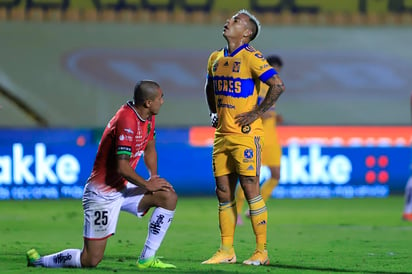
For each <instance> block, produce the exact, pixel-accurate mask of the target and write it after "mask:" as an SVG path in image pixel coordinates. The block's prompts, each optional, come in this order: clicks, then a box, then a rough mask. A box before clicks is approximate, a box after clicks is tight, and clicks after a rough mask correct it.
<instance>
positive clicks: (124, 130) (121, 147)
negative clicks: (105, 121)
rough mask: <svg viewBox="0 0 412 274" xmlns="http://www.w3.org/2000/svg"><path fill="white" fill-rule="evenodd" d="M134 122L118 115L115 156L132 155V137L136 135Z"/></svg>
mask: <svg viewBox="0 0 412 274" xmlns="http://www.w3.org/2000/svg"><path fill="white" fill-rule="evenodd" d="M136 130H137V128H136V122H135V121H134V120H133V119H131V118H129V117H128V116H126V115H123V116H122V115H120V116H119V117H118V120H117V123H116V130H115V138H116V155H121V154H126V155H129V156H131V155H132V147H133V141H134V135H135V133H136Z"/></svg>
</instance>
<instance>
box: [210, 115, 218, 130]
mask: <svg viewBox="0 0 412 274" xmlns="http://www.w3.org/2000/svg"><path fill="white" fill-rule="evenodd" d="M209 116H210V124H211V125H212V127H214V128H216V127H217V123H218V122H219V118H218V117H217V113H209Z"/></svg>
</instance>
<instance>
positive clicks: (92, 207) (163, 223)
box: [27, 80, 177, 268]
mask: <svg viewBox="0 0 412 274" xmlns="http://www.w3.org/2000/svg"><path fill="white" fill-rule="evenodd" d="M162 104H163V92H162V90H161V89H160V86H159V85H158V84H157V83H156V82H153V81H150V80H145V81H141V82H139V83H137V85H136V86H135V89H134V101H133V102H132V101H129V102H127V104H125V105H123V106H122V107H121V108H120V109H119V110H118V111H117V113H116V115H115V116H114V117H113V118H112V119H111V120H110V122H109V123H108V124H107V126H106V128H105V130H104V132H103V136H102V139H101V141H100V144H99V147H98V150H97V155H96V159H95V162H94V166H93V170H92V173H91V175H90V177H89V179H88V180H87V184H86V185H85V189H84V194H83V209H84V231H83V237H84V246H83V250H80V249H66V250H63V251H61V252H58V253H55V254H51V255H47V256H42V257H40V255H39V254H38V253H37V251H36V250H35V249H31V250H29V251H28V252H27V260H28V266H43V267H50V268H56V267H95V266H97V265H98V264H99V263H100V261H101V260H102V258H103V254H104V251H105V248H106V244H107V239H108V238H109V237H110V236H112V235H113V234H114V233H115V230H116V225H117V220H118V217H119V213H120V210H123V211H126V212H129V213H131V214H133V215H136V216H137V217H139V218H140V217H142V216H144V215H145V214H146V212H147V211H148V210H149V209H150V208H152V207H154V211H153V213H152V216H151V218H150V221H149V228H148V235H147V238H146V242H145V244H144V248H143V250H142V252H141V254H140V257H139V259H138V261H137V262H136V264H137V267H138V268H175V266H174V265H172V264H166V263H163V262H162V261H160V260H159V259H158V258H157V257H156V256H155V254H156V251H157V250H158V248H159V247H160V244H161V243H162V241H163V238H164V236H165V235H166V232H167V230H168V228H169V226H170V224H171V222H172V220H173V216H174V212H175V208H176V203H177V195H176V192H175V191H174V189H173V187H172V185H171V184H170V183H169V182H167V181H166V180H165V179H163V178H161V177H159V175H157V152H156V148H155V115H157V114H158V112H159V109H160V107H161V106H162ZM141 155H143V159H144V162H145V164H146V167H147V169H148V171H149V174H150V178H149V179H148V180H145V179H143V178H142V177H141V176H140V175H139V174H137V173H136V172H135V168H136V165H137V163H138V161H139V159H140V157H141Z"/></svg>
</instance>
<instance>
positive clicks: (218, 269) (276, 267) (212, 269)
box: [96, 256, 412, 274]
mask: <svg viewBox="0 0 412 274" xmlns="http://www.w3.org/2000/svg"><path fill="white" fill-rule="evenodd" d="M105 259H108V260H110V261H112V262H114V261H116V263H120V265H119V268H116V267H106V266H104V267H100V266H99V267H97V268H96V270H102V271H111V272H117V271H121V272H129V271H130V272H132V271H133V272H135V271H136V269H137V268H135V265H134V264H132V263H130V262H133V261H135V260H136V258H135V257H129V256H125V257H120V258H119V257H115V256H107V257H106V256H105ZM164 261H165V262H167V263H172V264H176V266H177V268H176V269H150V270H149V269H148V270H149V271H155V272H156V273H234V272H235V273H249V272H250V273H257V272H256V271H257V270H258V269H257V267H254V266H246V265H243V264H242V263H240V262H238V263H236V264H231V265H223V264H222V265H201V264H200V261H197V260H182V259H178V260H175V259H167V258H165V260H164ZM125 262H127V263H126V264H127V265H126V264H124V263H125ZM182 266H183V267H182ZM125 267H126V269H125ZM129 267H130V269H129ZM234 267H235V268H236V269H234ZM239 267H240V268H239ZM203 268H204V269H203ZM222 268H227V269H222ZM258 268H259V269H260V270H262V271H263V270H264V269H266V270H265V272H271V271H281V269H284V270H290V271H294V270H296V272H297V273H298V272H303V271H305V270H307V271H318V272H327V273H334V272H336V273H371V274H375V273H380V274H395V273H396V274H412V271H402V272H399V271H382V270H376V271H373V270H363V269H344V268H335V267H315V266H298V265H285V264H270V265H268V266H259V267H258ZM159 271H160V272H159Z"/></svg>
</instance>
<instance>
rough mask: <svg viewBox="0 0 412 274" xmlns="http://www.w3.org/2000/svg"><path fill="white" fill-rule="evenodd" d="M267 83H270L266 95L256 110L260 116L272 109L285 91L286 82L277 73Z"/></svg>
mask: <svg viewBox="0 0 412 274" xmlns="http://www.w3.org/2000/svg"><path fill="white" fill-rule="evenodd" d="M266 84H268V85H269V89H268V92H267V94H266V97H265V99H264V100H263V101H262V103H261V104H260V105H259V106H258V107H257V108H256V112H257V114H258V115H259V116H262V115H263V113H265V112H266V111H267V110H268V109H270V108H271V107H272V106H273V105H274V104H275V103H276V101H277V100H278V99H279V97H280V95H281V94H282V93H283V92H284V91H285V84H284V83H283V81H282V79H280V77H279V75H277V74H276V75H274V76H273V77H272V78H270V79H269V80H268V81H267V82H266Z"/></svg>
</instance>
